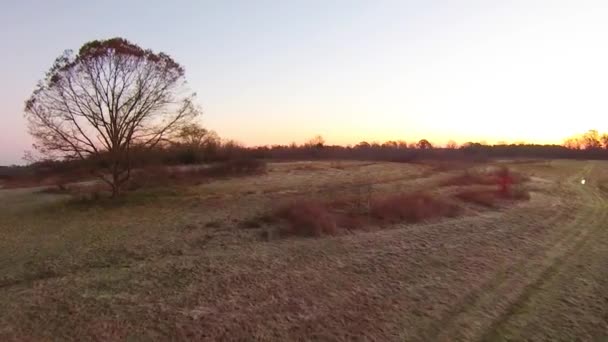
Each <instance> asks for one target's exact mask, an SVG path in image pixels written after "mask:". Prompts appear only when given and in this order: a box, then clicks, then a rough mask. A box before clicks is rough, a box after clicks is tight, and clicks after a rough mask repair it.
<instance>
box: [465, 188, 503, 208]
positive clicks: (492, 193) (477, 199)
mask: <svg viewBox="0 0 608 342" xmlns="http://www.w3.org/2000/svg"><path fill="white" fill-rule="evenodd" d="M456 197H457V198H459V199H461V200H463V201H465V202H470V203H474V204H478V205H481V206H484V207H490V208H493V207H495V206H496V202H497V199H498V192H497V191H496V190H487V189H484V190H464V191H461V192H459V193H457V194H456Z"/></svg>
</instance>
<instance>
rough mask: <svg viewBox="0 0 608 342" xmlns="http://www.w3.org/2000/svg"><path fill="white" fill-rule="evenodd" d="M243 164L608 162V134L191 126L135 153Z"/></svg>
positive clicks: (94, 161)
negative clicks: (333, 137)
mask: <svg viewBox="0 0 608 342" xmlns="http://www.w3.org/2000/svg"><path fill="white" fill-rule="evenodd" d="M239 159H266V160H269V161H297V160H370V161H389V162H415V161H417V160H445V161H459V160H465V161H487V160H492V159H597V160H606V159H608V135H606V134H599V133H598V132H597V131H589V132H587V133H585V134H582V135H580V136H578V137H574V138H569V139H567V140H566V141H565V143H564V145H556V144H552V145H538V144H527V143H518V144H493V145H489V144H483V143H477V142H468V143H465V144H462V145H460V146H459V145H457V144H456V143H454V142H450V143H448V144H447V145H446V146H441V147H436V146H434V145H433V144H432V143H431V142H429V141H428V140H426V139H421V140H419V141H417V142H412V143H406V142H405V141H387V142H384V143H382V144H381V143H375V142H372V143H369V142H366V141H362V142H360V143H358V144H356V145H352V146H341V145H327V144H326V143H325V140H324V139H323V138H322V137H321V136H316V137H314V138H313V139H310V140H309V141H307V142H306V143H303V144H296V143H291V144H289V145H272V146H255V147H245V146H244V145H242V144H240V143H238V142H236V141H233V140H226V141H222V140H221V139H220V137H219V136H218V135H217V134H216V133H215V132H213V131H208V130H205V129H202V128H200V127H198V128H195V127H192V126H190V127H188V128H187V129H185V130H184V131H183V132H182V133H181V134H180V135H178V136H177V137H176V139H175V140H174V141H172V142H165V143H163V144H159V145H158V146H156V147H155V148H153V149H149V148H142V149H138V148H137V147H134V148H133V151H132V159H131V163H132V166H133V167H134V168H142V167H147V166H153V165H192V164H203V163H222V162H228V161H232V160H239ZM105 163H106V160H105V158H104V154H103V153H101V154H100V155H96V156H91V157H89V158H87V159H85V160H80V159H72V160H61V161H57V160H42V161H36V162H32V163H31V164H30V165H29V166H22V167H0V180H2V179H9V178H12V177H15V176H16V175H23V174H29V175H31V176H37V177H38V176H42V177H44V176H49V175H53V174H58V173H59V174H74V175H75V178H79V177H81V176H82V175H83V174H86V173H87V172H88V171H87V170H91V169H103V168H104V167H107V165H105Z"/></svg>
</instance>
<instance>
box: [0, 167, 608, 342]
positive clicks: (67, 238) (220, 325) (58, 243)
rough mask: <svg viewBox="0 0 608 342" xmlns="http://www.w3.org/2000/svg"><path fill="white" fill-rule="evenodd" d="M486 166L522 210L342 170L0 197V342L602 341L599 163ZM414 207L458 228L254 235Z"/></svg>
mask: <svg viewBox="0 0 608 342" xmlns="http://www.w3.org/2000/svg"><path fill="white" fill-rule="evenodd" d="M494 164H500V165H499V166H508V167H509V168H510V169H511V170H514V171H516V172H518V173H520V174H522V175H525V176H526V177H527V178H528V179H529V180H528V181H527V182H526V185H525V186H526V188H527V191H529V192H530V197H529V198H525V199H522V200H502V199H500V200H498V201H497V202H496V203H494V202H489V203H487V202H484V201H485V198H484V199H482V200H478V198H477V197H475V196H474V194H473V195H471V192H472V191H473V190H471V189H477V188H478V187H483V189H486V188H487V187H488V186H490V185H487V184H486V185H479V184H478V185H471V184H464V183H462V184H461V183H459V182H458V181H456V182H453V180H454V179H461V178H455V177H462V175H463V174H465V173H464V172H465V171H464V169H465V168H473V169H474V170H477V172H482V171H480V170H486V169H488V168H491V167H496V166H497V165H488V164H477V165H447V166H446V165H440V164H433V163H380V162H376V163H370V162H345V161H342V162H330V161H328V162H289V163H271V164H269V165H268V171H267V172H266V173H265V174H261V175H254V176H245V177H233V178H226V179H218V180H213V181H208V182H207V181H206V182H201V183H200V184H197V185H189V186H185V185H176V186H170V187H159V188H154V189H146V190H141V191H139V190H138V191H136V192H133V193H131V194H129V195H128V196H127V197H126V198H125V199H123V200H121V201H120V202H119V203H112V202H111V201H105V200H101V201H86V200H74V199H72V198H70V197H69V196H68V195H65V194H61V193H52V192H49V191H43V190H42V189H40V188H21V189H5V190H0V340H2V341H11V340H26V341H46V340H48V341H57V340H60V341H66V340H134V341H138V340H175V339H177V340H276V341H285V340H332V341H333V340H378V341H486V340H487V341H502V340H505V341H506V340H514V341H519V340H530V341H539V340H548V341H574V340H586V341H590V340H597V341H601V340H606V339H608V267H607V265H608V191H607V190H606V189H608V187H607V185H608V174H606V172H605V170H606V168H607V167H608V163H606V162H599V161H598V162H596V161H533V160H531V161H503V162H495V163H494ZM582 178H585V179H586V180H587V183H586V184H585V185H582V184H581V182H580V181H581V179H582ZM451 180H452V181H451ZM451 182H453V184H452V183H451ZM465 190H466V191H467V192H466V193H465V194H464V195H463V192H465ZM421 191H424V192H425V193H426V194H428V196H433V197H434V198H440V199H442V201H444V202H445V203H446V204H448V205H450V206H454V207H458V208H459V211H458V214H457V215H445V216H442V217H429V218H424V219H422V220H417V221H416V222H410V221H407V222H406V221H403V222H396V221H390V222H389V221H381V220H375V219H371V218H370V219H369V220H366V221H364V224H362V226H361V227H358V228H357V229H343V230H340V231H337V232H334V233H332V234H322V236H320V237H303V236H298V235H289V234H283V233H281V232H282V231H283V230H281V229H283V228H282V227H283V226H282V225H283V224H284V223H283V222H280V221H276V220H270V219H265V218H267V217H268V215H270V213H272V212H273V210H275V209H276V208H279V207H280V206H282V205H285V204H289V203H292V204H293V203H299V202H298V201H303V200H306V201H311V200H314V201H317V202H320V203H334V202H339V201H340V200H343V199H344V198H354V199H356V201H358V202H357V203H363V204H362V205H365V203H368V204H369V203H370V201H372V200H373V199H375V198H381V197H382V196H386V195H387V194H395V193H397V194H398V193H408V194H412V193H419V192H421ZM366 201H367V202H366ZM353 203H354V202H353Z"/></svg>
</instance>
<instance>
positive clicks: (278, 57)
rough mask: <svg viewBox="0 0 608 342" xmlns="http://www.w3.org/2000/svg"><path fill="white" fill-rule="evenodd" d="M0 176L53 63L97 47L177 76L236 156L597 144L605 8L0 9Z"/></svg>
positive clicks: (583, 4) (30, 4)
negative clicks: (391, 144)
mask: <svg viewBox="0 0 608 342" xmlns="http://www.w3.org/2000/svg"><path fill="white" fill-rule="evenodd" d="M0 6H1V8H2V10H1V11H0V39H1V41H2V48H1V49H2V52H3V53H2V54H3V57H2V63H0V118H1V121H0V122H1V124H0V165H1V164H11V163H21V162H22V159H21V158H22V156H23V154H24V151H26V150H30V149H31V143H32V141H31V139H30V137H29V136H28V134H27V129H26V125H25V121H24V119H23V104H24V101H25V100H26V99H27V98H28V97H29V96H30V94H31V92H32V90H33V89H34V86H35V85H36V82H37V81H38V80H40V79H41V78H43V77H44V73H45V72H46V71H47V70H48V68H50V66H51V65H52V62H53V60H54V59H55V58H56V57H57V56H59V55H60V54H61V53H62V52H63V51H64V50H65V49H73V50H77V49H78V48H79V47H80V46H81V45H82V44H83V43H85V42H87V41H90V40H94V39H104V38H111V37H123V38H126V39H128V40H130V41H132V42H134V43H136V44H138V45H140V46H142V47H143V48H149V49H152V50H154V51H163V52H166V53H168V54H169V55H171V56H172V57H173V58H174V59H175V60H176V61H178V62H179V63H181V64H182V65H183V66H184V67H185V68H186V77H187V79H188V81H189V84H190V87H191V88H192V89H193V90H194V91H196V92H197V94H198V101H199V104H200V106H201V107H202V109H203V112H204V114H203V116H202V118H201V123H202V124H203V125H204V126H205V127H207V128H209V129H213V130H215V131H217V132H218V133H219V135H220V136H222V137H224V138H229V139H235V140H237V141H239V142H241V143H244V144H246V145H262V144H288V143H290V142H292V141H295V142H298V143H300V142H304V141H306V140H307V139H308V138H311V137H313V136H315V135H317V134H320V135H322V136H323V137H324V138H325V140H326V141H327V143H329V144H356V143H357V142H359V141H363V140H365V141H369V142H371V141H379V142H382V141H386V140H405V141H409V142H412V141H417V140H419V139H421V138H426V139H429V140H431V141H434V142H436V143H439V144H441V143H445V142H446V141H448V140H450V139H452V140H455V141H457V142H466V141H485V142H488V143H493V142H503V141H504V142H519V141H528V142H534V143H561V142H562V141H563V139H564V138H566V137H568V136H571V135H573V134H576V133H582V132H585V131H587V130H589V129H598V130H600V131H608V96H607V95H608V44H607V40H606V39H607V37H608V20H607V18H608V1H603V0H597V1H596V0H571V1H560V0H524V1H508V0H503V1H498V0H496V1H490V0H480V1H472V0H469V1H467V0H461V1H448V0H444V1H440V0H425V1H407V0H400V1H382V0H379V1H355V0H352V1H338V0H334V1H331V0H324V1H317V0H308V1H304V0H302V1H295V0H293V1H290V0H282V1H279V0H276V1H264V0H259V1H229V0H226V1H194V0H193V1H166V0H147V1H136V0H133V1H124V0H123V1H115V0H106V1H75V0H74V1H61V0H57V1H46V0H44V1H42V0H41V1H32V0H3V1H2V3H1V4H0Z"/></svg>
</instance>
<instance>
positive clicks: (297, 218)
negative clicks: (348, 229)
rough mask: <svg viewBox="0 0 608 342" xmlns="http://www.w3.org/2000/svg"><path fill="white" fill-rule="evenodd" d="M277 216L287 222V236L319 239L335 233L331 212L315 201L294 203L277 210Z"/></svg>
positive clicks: (335, 228)
mask: <svg viewBox="0 0 608 342" xmlns="http://www.w3.org/2000/svg"><path fill="white" fill-rule="evenodd" d="M277 216H278V217H279V218H281V219H284V220H286V221H287V223H288V227H287V229H286V230H285V233H286V234H289V235H299V236H315V237H319V236H322V235H334V234H336V232H337V225H336V221H335V219H334V217H333V215H332V214H331V212H330V211H329V210H328V209H327V208H326V207H325V206H324V205H323V204H321V203H319V202H316V201H296V202H294V203H292V204H290V205H287V206H285V207H283V208H281V209H279V210H278V211H277Z"/></svg>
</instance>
